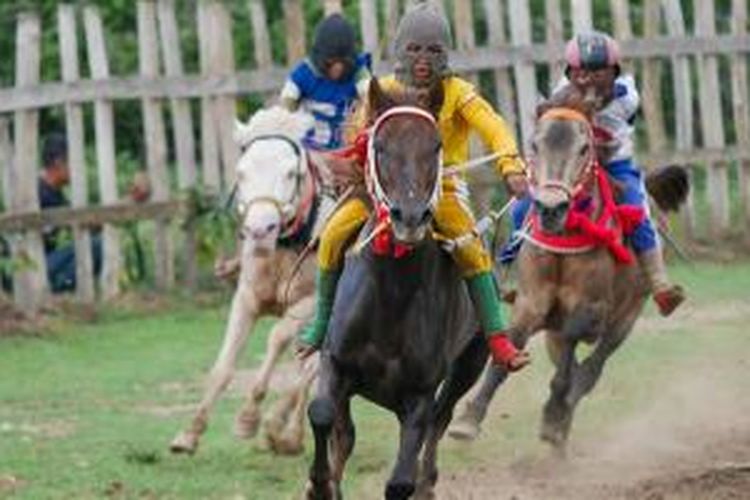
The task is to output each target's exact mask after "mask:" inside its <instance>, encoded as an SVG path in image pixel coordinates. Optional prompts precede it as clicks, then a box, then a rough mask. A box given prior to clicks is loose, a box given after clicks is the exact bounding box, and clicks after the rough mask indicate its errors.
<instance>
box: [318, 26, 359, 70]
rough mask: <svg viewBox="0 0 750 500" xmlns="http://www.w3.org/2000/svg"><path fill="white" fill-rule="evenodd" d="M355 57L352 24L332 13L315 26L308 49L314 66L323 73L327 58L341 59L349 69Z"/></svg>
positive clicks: (354, 38) (354, 39)
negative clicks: (312, 38)
mask: <svg viewBox="0 0 750 500" xmlns="http://www.w3.org/2000/svg"><path fill="white" fill-rule="evenodd" d="M356 58H357V48H356V34H355V32H354V28H353V27H352V25H351V24H349V22H348V21H347V20H346V19H344V17H343V16H342V15H340V14H332V15H330V16H328V17H326V18H325V19H323V21H321V22H320V24H318V26H317V28H315V37H314V40H313V44H312V48H311V50H310V59H311V60H312V63H313V64H314V65H315V68H316V69H317V70H318V71H320V72H321V73H324V72H325V70H326V61H327V60H329V59H341V60H343V61H345V62H346V63H347V65H348V69H349V70H350V71H351V69H352V68H353V67H354V62H355V59H356Z"/></svg>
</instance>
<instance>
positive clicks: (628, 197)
mask: <svg viewBox="0 0 750 500" xmlns="http://www.w3.org/2000/svg"><path fill="white" fill-rule="evenodd" d="M565 60H566V62H567V67H566V69H565V75H566V76H565V77H564V78H563V79H562V81H561V82H560V83H559V84H558V85H557V87H556V89H555V91H554V92H553V95H552V97H551V98H550V101H552V102H563V103H564V102H566V98H567V96H576V97H577V98H578V99H582V100H583V102H586V103H592V104H593V106H594V109H595V110H596V111H595V114H594V117H593V125H594V129H595V137H596V140H597V150H598V151H599V157H600V161H601V162H602V164H603V165H604V167H605V168H606V170H607V173H608V174H609V175H610V176H611V177H612V178H613V179H615V181H617V182H618V183H619V184H620V185H621V186H622V187H623V191H622V193H621V196H620V199H619V200H618V201H619V203H622V204H628V205H636V206H642V207H643V208H644V209H645V212H646V218H644V220H643V222H641V223H640V224H639V225H638V226H636V228H635V230H634V231H633V233H632V234H631V235H630V244H631V245H632V247H633V250H635V253H636V254H637V256H638V261H639V262H640V265H641V267H642V268H643V270H644V271H645V273H646V276H647V277H648V280H649V284H650V286H651V291H652V293H653V296H654V301H655V302H656V305H657V307H658V309H659V312H660V313H661V314H662V315H663V316H668V315H669V314H671V313H672V311H674V310H675V309H676V308H677V307H678V306H679V305H680V303H681V302H682V301H683V300H684V299H685V296H684V292H683V290H682V288H681V287H679V286H677V285H673V284H671V283H670V281H669V278H668V277H667V271H666V267H665V265H664V259H663V256H662V252H661V248H660V245H659V240H658V238H657V235H656V231H655V230H654V225H653V223H652V222H651V219H650V217H649V212H648V203H647V198H646V190H645V186H644V183H643V176H642V173H641V171H640V170H639V169H638V167H637V166H636V164H635V163H634V161H633V153H634V138H633V133H634V127H633V123H634V121H635V117H636V112H637V111H638V105H639V101H640V97H639V95H638V90H637V89H636V87H635V80H634V79H633V76H632V75H624V74H621V71H620V51H619V47H618V46H617V43H616V42H615V41H614V40H613V39H612V38H611V37H610V36H608V35H606V34H604V33H600V32H591V33H585V34H579V35H577V36H576V37H575V38H573V40H571V41H569V42H568V44H567V46H566V49H565ZM530 206H531V199H530V197H528V196H526V197H524V198H521V199H519V200H518V202H517V203H516V206H515V207H514V209H513V213H512V222H513V229H514V231H519V230H520V229H521V228H522V226H523V223H524V220H525V218H526V214H527V213H528V210H529V208H530ZM519 248H520V242H514V243H512V244H511V245H509V246H507V247H506V248H505V249H504V251H503V254H502V255H501V261H503V262H504V263H509V262H511V261H512V260H513V259H514V258H515V256H516V254H517V253H518V249H519Z"/></svg>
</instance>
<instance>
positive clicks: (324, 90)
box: [281, 54, 371, 149]
mask: <svg viewBox="0 0 750 500" xmlns="http://www.w3.org/2000/svg"><path fill="white" fill-rule="evenodd" d="M370 64H371V58H370V55H369V54H360V55H359V56H358V57H357V60H356V62H355V67H354V69H353V70H352V71H351V73H350V76H349V77H348V78H347V79H345V80H341V81H334V80H330V79H328V78H326V77H325V76H323V75H321V74H320V73H319V72H318V71H317V70H316V69H315V67H314V66H313V64H312V63H311V62H310V61H309V60H304V61H301V62H300V63H299V64H297V66H295V67H294V69H293V70H292V72H291V73H290V75H289V78H288V79H287V81H286V83H285V84H284V88H283V90H282V91H281V97H282V99H292V100H294V101H296V102H299V103H300V106H301V107H302V108H303V109H304V110H305V111H307V112H308V113H310V114H311V115H312V116H313V118H314V119H315V126H314V127H313V128H312V129H310V130H309V131H308V132H307V135H306V136H305V138H304V141H303V142H304V143H305V145H306V146H310V147H312V148H314V149H335V148H339V147H341V146H342V143H343V139H342V125H343V124H344V121H345V120H346V117H347V115H348V113H349V110H350V109H351V107H352V105H353V104H354V102H355V101H356V100H357V99H358V98H359V96H360V91H361V90H362V87H361V86H358V82H359V81H360V80H361V79H362V73H363V71H364V70H369V69H370Z"/></svg>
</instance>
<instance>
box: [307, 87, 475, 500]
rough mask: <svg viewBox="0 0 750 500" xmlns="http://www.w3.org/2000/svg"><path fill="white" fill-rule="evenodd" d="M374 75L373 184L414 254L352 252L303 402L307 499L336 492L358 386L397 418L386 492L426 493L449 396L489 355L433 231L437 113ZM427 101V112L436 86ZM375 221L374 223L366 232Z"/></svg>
mask: <svg viewBox="0 0 750 500" xmlns="http://www.w3.org/2000/svg"><path fill="white" fill-rule="evenodd" d="M373 82H374V83H373V84H371V89H370V94H369V109H370V110H371V112H372V113H373V114H374V116H375V117H376V118H377V120H376V121H375V125H373V129H372V130H373V132H372V135H371V138H370V140H371V141H373V142H372V146H371V148H370V151H371V160H372V161H374V162H375V163H374V164H373V165H371V169H370V174H371V175H370V181H371V186H372V191H373V192H374V193H375V197H376V198H377V199H378V200H379V201H380V202H382V205H381V206H382V207H386V208H387V211H388V213H389V215H390V219H391V226H392V236H393V238H394V240H395V241H396V242H400V243H405V244H407V245H408V247H409V248H410V251H409V253H408V254H407V255H405V256H402V257H401V258H393V257H391V256H383V255H376V254H375V252H374V250H373V249H372V247H371V246H369V245H365V246H363V247H362V250H361V251H360V252H355V253H354V254H352V255H350V256H349V257H348V258H347V261H346V264H345V268H344V271H343V275H342V277H341V279H340V282H339V286H338V293H337V295H336V300H335V305H334V311H333V316H332V319H331V324H330V328H329V332H328V336H327V339H326V342H325V343H324V345H323V347H322V350H321V355H320V371H319V377H320V379H319V384H318V390H317V395H316V396H315V398H314V400H313V401H312V403H311V404H310V406H309V409H308V414H309V418H310V423H311V425H312V428H313V432H314V435H315V458H314V462H313V465H312V467H311V469H310V481H309V484H308V489H307V496H308V498H337V497H339V496H340V490H339V483H340V481H341V478H342V475H343V471H344V466H345V464H346V460H347V459H348V457H349V455H350V454H351V452H352V449H353V447H354V425H353V423H352V420H351V415H350V410H349V404H350V399H351V398H352V397H353V396H355V395H361V396H363V397H365V398H366V399H368V400H370V401H372V402H374V403H376V404H378V405H380V406H382V407H384V408H387V409H389V410H390V411H392V412H393V413H394V414H395V415H396V416H397V417H398V419H399V422H400V424H401V432H400V445H399V451H398V457H397V459H396V464H395V466H394V468H393V472H392V474H391V476H390V478H389V480H388V482H387V485H386V488H385V498H388V499H405V498H409V497H410V496H412V495H413V494H414V492H415V491H418V492H419V493H420V494H424V495H426V496H428V497H429V496H431V494H432V488H433V486H434V484H435V482H436V481H437V468H436V452H437V445H438V441H439V439H440V437H441V436H442V434H443V432H444V430H445V428H446V427H447V425H448V423H449V421H450V418H451V415H452V411H453V407H454V405H455V403H456V402H457V401H458V399H459V398H460V397H461V396H462V395H463V394H464V393H465V391H466V390H468V388H469V387H471V385H472V384H473V383H474V382H475V381H476V380H477V378H478V377H479V374H480V373H481V370H482V367H483V366H484V363H485V361H486V360H487V357H488V351H487V348H486V345H485V341H484V339H483V337H482V336H481V335H478V334H477V332H478V324H477V322H476V320H475V318H474V315H473V310H472V305H471V302H470V300H469V295H468V291H467V289H466V288H465V285H464V284H463V281H462V280H461V277H460V275H459V272H458V269H457V268H456V266H455V265H454V263H453V261H452V259H451V257H450V256H449V255H448V254H447V253H445V252H444V251H442V250H441V249H440V247H439V246H438V244H437V243H436V241H435V240H433V239H432V238H431V230H430V224H431V218H432V208H433V206H434V203H435V201H436V200H435V198H436V195H437V194H439V193H438V191H437V190H438V186H439V183H440V180H441V165H440V136H439V133H438V129H437V126H436V123H435V119H434V117H433V115H431V114H430V112H426V111H424V110H423V109H420V108H417V107H415V106H413V105H403V104H402V103H398V102H396V98H394V97H392V96H388V95H386V94H384V93H383V91H382V90H381V89H380V87H379V85H378V84H377V82H375V81H374V80H373ZM425 100H426V104H427V105H428V107H429V109H430V110H432V111H433V114H434V110H437V109H439V108H440V104H441V102H442V89H441V88H440V87H438V88H436V89H434V90H433V91H431V92H430V93H429V96H427V98H426V99H425ZM381 213H382V210H381ZM376 225H377V221H375V220H371V221H370V222H369V223H368V224H367V225H366V226H365V228H364V229H363V236H365V237H366V236H367V235H368V234H371V232H372V231H373V229H374V227H375V226H376ZM441 384H442V385H441ZM439 387H440V388H441V389H440V391H438V388H439ZM329 454H330V455H331V456H330V457H329ZM420 454H421V455H422V464H421V467H419V466H418V460H419V457H420ZM329 458H330V460H329ZM418 469H419V470H420V472H421V475H420V477H419V478H418V474H417V471H418Z"/></svg>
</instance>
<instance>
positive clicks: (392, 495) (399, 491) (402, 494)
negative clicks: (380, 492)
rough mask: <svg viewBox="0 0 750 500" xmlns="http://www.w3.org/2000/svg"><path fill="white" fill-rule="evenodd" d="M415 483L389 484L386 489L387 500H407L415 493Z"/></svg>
mask: <svg viewBox="0 0 750 500" xmlns="http://www.w3.org/2000/svg"><path fill="white" fill-rule="evenodd" d="M414 489H415V488H414V483H388V485H387V486H386V487H385V498H386V500H406V499H407V498H409V497H411V496H412V494H413V493H414Z"/></svg>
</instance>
